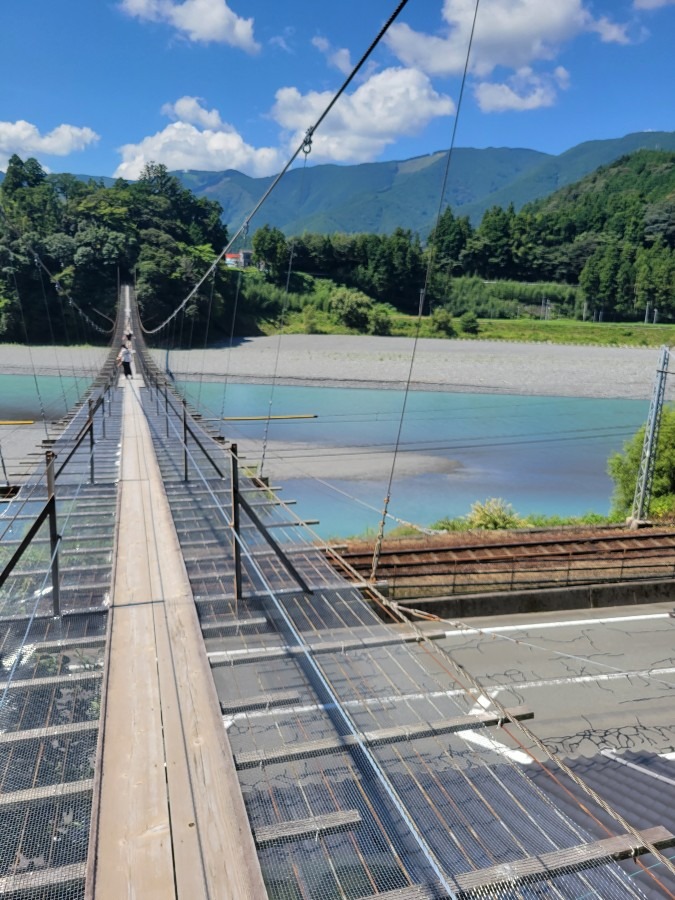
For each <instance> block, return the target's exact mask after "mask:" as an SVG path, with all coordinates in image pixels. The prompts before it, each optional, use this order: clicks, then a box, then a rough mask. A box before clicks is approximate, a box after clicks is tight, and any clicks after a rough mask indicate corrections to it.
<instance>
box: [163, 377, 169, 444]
mask: <svg viewBox="0 0 675 900" xmlns="http://www.w3.org/2000/svg"><path fill="white" fill-rule="evenodd" d="M164 418H165V419H166V436H167V437H168V436H169V394H168V391H167V382H166V379H165V381H164Z"/></svg>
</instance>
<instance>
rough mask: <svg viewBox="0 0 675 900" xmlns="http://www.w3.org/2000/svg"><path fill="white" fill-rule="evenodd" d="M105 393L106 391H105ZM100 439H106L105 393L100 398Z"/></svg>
mask: <svg viewBox="0 0 675 900" xmlns="http://www.w3.org/2000/svg"><path fill="white" fill-rule="evenodd" d="M106 393H107V391H106ZM101 437H102V438H103V440H105V438H106V434H105V393H104V394H103V396H102V397H101Z"/></svg>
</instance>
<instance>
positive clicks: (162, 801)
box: [90, 381, 266, 900]
mask: <svg viewBox="0 0 675 900" xmlns="http://www.w3.org/2000/svg"><path fill="white" fill-rule="evenodd" d="M138 385H139V382H138V381H135V382H133V383H132V382H128V383H127V384H125V385H124V415H123V432H122V455H121V465H122V470H121V480H120V507H119V526H118V528H119V530H118V546H117V560H116V567H115V572H114V582H113V592H112V610H111V626H110V650H109V659H110V666H109V671H108V676H107V684H106V689H105V694H104V705H103V723H102V734H103V740H102V755H101V762H100V791H99V795H98V797H97V798H95V804H96V803H97V804H98V815H97V818H96V824H95V835H96V852H95V853H94V854H90V859H92V868H93V872H92V873H91V893H92V895H95V896H96V898H107V897H110V898H118V897H121V896H127V895H134V896H139V897H162V898H171V897H176V896H180V897H187V896H190V897H192V898H195V900H196V898H200V897H215V896H220V897H222V896H228V897H247V898H252V897H264V896H266V894H265V890H264V887H263V883H262V877H261V875H260V869H259V866H258V862H257V857H256V851H255V846H254V843H253V838H252V836H251V833H250V830H249V828H248V826H247V816H246V813H245V810H244V805H243V800H242V797H241V792H240V788H239V783H238V780H237V776H236V772H235V769H234V764H233V760H232V754H231V752H230V749H229V745H228V742H227V737H226V734H225V732H224V729H223V727H222V721H221V717H220V710H219V705H218V699H217V696H216V693H215V688H214V684H213V678H212V676H211V673H210V669H209V664H208V660H207V657H206V653H205V650H204V642H203V639H202V636H201V632H200V629H199V622H198V619H197V614H196V610H195V605H194V601H193V597H192V592H191V589H190V584H189V581H188V578H187V574H186V572H185V566H184V563H183V560H182V556H181V553H180V548H179V545H178V540H177V537H176V532H175V528H174V525H173V521H172V518H171V513H170V511H169V506H168V503H167V500H166V495H165V492H164V488H163V485H162V479H161V477H160V474H159V468H158V466H157V462H156V458H155V454H154V450H153V448H152V442H151V438H150V433H149V430H148V426H147V423H146V421H145V417H144V415H143V412H142V409H141V405H140V402H139V397H138ZM216 785H217V787H218V789H217V790H214V788H215V786H216ZM224 884H227V885H228V888H227V893H223V890H224V888H223V885H224Z"/></svg>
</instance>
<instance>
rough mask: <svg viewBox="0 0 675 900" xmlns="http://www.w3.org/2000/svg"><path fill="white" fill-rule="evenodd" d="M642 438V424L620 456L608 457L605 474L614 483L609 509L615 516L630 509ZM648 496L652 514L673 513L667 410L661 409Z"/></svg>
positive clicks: (674, 437)
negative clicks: (650, 488)
mask: <svg viewBox="0 0 675 900" xmlns="http://www.w3.org/2000/svg"><path fill="white" fill-rule="evenodd" d="M644 437H645V426H644V425H643V426H642V427H641V428H640V429H639V430H638V431H637V432H636V434H635V435H634V436H633V437H632V438H631V439H630V440H629V441H627V442H626V444H625V445H624V448H623V451H622V452H621V453H615V454H614V455H613V456H611V457H610V458H609V463H608V468H609V474H610V475H611V477H612V479H613V481H614V497H613V508H614V512H615V513H617V514H618V515H622V516H625V515H628V514H629V513H630V511H631V509H632V507H633V498H634V496H635V486H636V484H637V479H638V472H639V470H640V461H641V459H642V448H643V445H644ZM651 497H652V502H651V507H650V510H651V512H652V513H656V514H659V513H661V514H666V513H668V514H671V515H672V514H673V513H675V409H673V408H670V407H665V408H664V409H663V413H662V416H661V427H660V430H659V439H658V441H657V446H656V458H655V461H654V477H653V480H652V492H651Z"/></svg>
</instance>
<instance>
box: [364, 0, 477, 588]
mask: <svg viewBox="0 0 675 900" xmlns="http://www.w3.org/2000/svg"><path fill="white" fill-rule="evenodd" d="M479 6H480V0H476V5H475V7H474V11H473V21H472V23H471V32H470V33H469V42H468V45H467V48H466V58H465V60H464V71H463V72H462V81H461V85H460V88H459V97H458V98H457V111H456V113H455V121H454V123H453V127H452V137H451V140H450V147H449V149H448V153H447V156H446V160H445V171H444V173H443V182H442V185H441V191H440V195H439V202H438V211H437V213H436V228H438V225H439V223H440V219H441V214H442V211H443V205H444V202H443V198H444V195H445V189H446V186H447V183H448V176H449V173H450V163H451V161H452V155H453V150H454V148H455V140H456V138H457V123H458V121H459V114H460V111H461V108H462V100H463V97H464V88H465V86H466V79H467V75H468V71H469V60H470V58H471V47H472V45H473V37H474V33H475V31H476V21H477V19H478V8H479ZM433 246H434V245H433V244H432V249H431V253H430V254H429V258H428V260H427V269H426V274H425V277H424V287H423V288H422V290H421V291H420V300H419V307H418V310H417V325H416V327H415V338H414V340H413V348H412V354H411V359H410V368H409V369H408V379H407V381H406V386H405V394H404V397H403V405H402V407H401V416H400V419H399V425H398V434H397V437H396V446H395V448H394V456H393V458H392V462H391V471H390V472H389V481H388V484H387V493H386V495H385V498H384V507H383V509H382V519H381V520H380V527H379V531H378V535H377V541H376V542H375V548H374V551H373V564H372V567H371V570H370V580H371V581H374V580H375V575H376V572H377V564H378V562H379V558H380V552H381V550H382V541H383V540H384V525H385V517H386V514H387V510H388V508H389V501H390V499H391V488H392V483H393V481H394V470H395V469H396V457H397V453H398V445H399V441H400V438H401V432H402V430H403V420H404V418H405V411H406V406H407V403H408V393H409V391H410V382H411V380H412V372H413V366H414V364H415V354H416V352H417V343H418V341H419V335H420V326H421V324H422V311H423V308H424V300H425V297H426V293H427V289H428V287H429V281H430V278H431V271H432V266H433V263H434V251H433Z"/></svg>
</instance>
